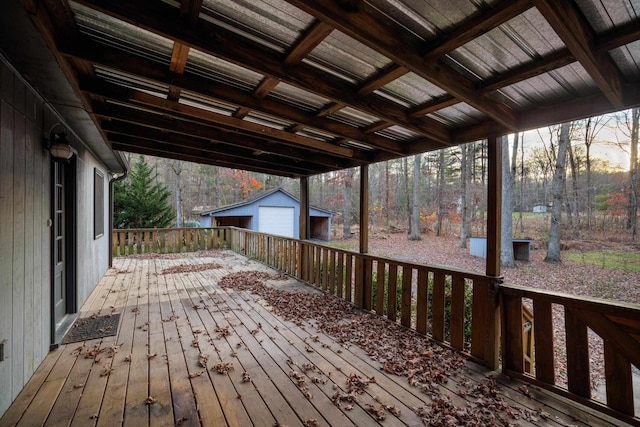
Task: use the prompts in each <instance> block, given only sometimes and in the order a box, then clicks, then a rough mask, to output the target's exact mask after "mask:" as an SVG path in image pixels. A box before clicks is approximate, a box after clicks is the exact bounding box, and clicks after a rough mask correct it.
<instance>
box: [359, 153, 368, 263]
mask: <svg viewBox="0 0 640 427" xmlns="http://www.w3.org/2000/svg"><path fill="white" fill-rule="evenodd" d="M359 250H360V253H361V254H366V253H369V167H368V166H367V165H363V166H360V241H359Z"/></svg>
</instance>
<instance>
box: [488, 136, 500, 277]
mask: <svg viewBox="0 0 640 427" xmlns="http://www.w3.org/2000/svg"><path fill="white" fill-rule="evenodd" d="M488 155H489V161H488V164H489V183H488V190H487V191H488V194H487V264H486V274H487V276H489V277H496V278H497V277H500V236H501V233H500V230H501V226H502V208H501V207H502V149H501V138H499V137H491V138H489V144H488Z"/></svg>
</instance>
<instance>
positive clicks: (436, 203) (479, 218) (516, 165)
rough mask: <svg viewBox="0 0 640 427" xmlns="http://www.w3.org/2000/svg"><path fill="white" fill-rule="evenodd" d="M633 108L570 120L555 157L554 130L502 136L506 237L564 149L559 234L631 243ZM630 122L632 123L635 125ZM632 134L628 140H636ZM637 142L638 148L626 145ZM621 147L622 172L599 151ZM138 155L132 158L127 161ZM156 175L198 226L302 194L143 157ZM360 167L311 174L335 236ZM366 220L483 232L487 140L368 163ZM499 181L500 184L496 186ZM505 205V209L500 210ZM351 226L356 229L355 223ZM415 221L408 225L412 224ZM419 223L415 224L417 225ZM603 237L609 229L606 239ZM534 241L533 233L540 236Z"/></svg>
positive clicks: (267, 178)
mask: <svg viewBox="0 0 640 427" xmlns="http://www.w3.org/2000/svg"><path fill="white" fill-rule="evenodd" d="M638 114H639V113H638V109H635V110H629V111H625V112H620V113H618V114H615V115H608V116H600V117H595V118H590V119H586V120H581V121H577V122H573V123H571V125H570V127H569V141H568V144H566V147H564V149H565V150H566V153H562V151H563V150H562V149H563V144H562V143H561V139H560V126H554V127H550V128H545V129H539V130H537V131H535V133H531V132H529V133H528V134H527V135H526V138H525V135H523V134H515V135H510V136H509V137H508V138H503V141H504V142H503V144H504V145H505V146H506V147H507V149H506V150H503V153H505V154H504V155H503V158H506V159H507V161H506V162H505V161H503V175H506V176H507V177H508V178H509V179H510V180H511V181H510V182H507V183H508V185H507V187H509V190H510V192H511V196H510V199H511V209H512V212H513V236H514V237H524V236H527V237H531V233H533V232H534V231H535V230H532V229H531V228H530V227H529V228H527V227H526V226H525V225H526V224H527V220H528V219H529V218H539V215H532V212H533V210H534V207H535V209H536V210H545V209H547V210H548V211H550V210H551V206H552V202H553V191H552V190H553V188H552V187H553V185H552V183H553V179H554V174H555V173H556V169H558V162H557V159H558V154H559V152H560V153H562V154H563V158H565V161H564V164H563V166H564V168H563V170H562V176H561V177H560V178H562V183H561V193H562V194H561V210H562V214H563V217H562V223H563V236H565V235H567V236H570V238H572V239H579V238H593V235H594V234H595V233H600V234H601V233H602V232H605V234H607V235H608V238H613V237H614V236H615V238H617V239H621V240H625V241H630V240H634V238H635V234H636V230H635V227H636V221H637V220H636V218H637V200H636V199H637V197H636V196H637V184H638V176H637V163H638V161H637V139H638V137H637V132H638V130H637V127H638V125H637V121H638ZM634 120H635V128H634ZM634 132H635V136H634ZM632 141H635V144H632ZM603 150H619V151H620V152H622V153H624V155H625V156H628V157H629V158H630V159H631V161H630V165H631V167H629V168H628V169H625V168H623V167H621V166H620V165H612V164H611V163H610V162H609V161H608V160H605V159H604V158H602V156H599V155H598V153H599V152H600V153H601V152H602V151H603ZM137 159H138V156H137V155H129V161H130V163H131V164H133V163H135V161H136V160H137ZM145 159H146V161H147V162H148V164H149V165H150V166H151V167H152V168H155V170H156V171H157V173H158V175H157V178H156V179H157V180H158V182H159V183H161V184H163V185H164V186H166V187H167V188H168V189H169V191H170V192H171V196H170V198H169V200H170V203H171V204H172V206H173V207H174V209H175V213H176V223H175V225H176V226H197V225H198V222H199V212H201V211H203V210H207V209H213V208H216V207H220V206H225V205H229V204H233V203H236V202H239V201H242V200H246V199H249V198H252V197H255V196H257V195H258V194H260V193H261V192H262V191H266V190H271V189H274V188H278V187H281V188H283V189H285V190H286V191H288V192H290V193H292V194H293V195H295V196H298V195H299V181H298V180H296V179H288V178H283V177H278V176H273V175H266V174H260V173H253V172H247V171H243V170H239V169H227V168H222V167H215V166H209V165H203V164H195V163H188V162H182V161H177V160H171V159H162V158H152V157H146V158H145ZM359 179H360V177H359V170H358V169H357V168H355V169H347V170H342V171H337V172H332V173H326V174H322V175H317V176H313V177H311V178H310V180H309V183H310V202H311V204H312V205H316V206H320V207H322V208H324V209H329V210H331V211H333V212H335V213H336V216H335V217H334V221H333V226H334V230H333V233H334V236H333V238H341V237H344V236H347V237H348V236H350V235H351V233H352V232H354V231H357V228H356V227H357V224H358V212H359V205H358V204H359V197H358V189H359ZM369 185H370V187H369V218H370V224H369V226H370V229H371V230H372V232H373V233H376V232H380V233H392V232H407V233H408V232H410V231H411V235H412V236H414V237H415V236H416V233H417V237H418V238H419V235H420V233H433V234H436V235H452V234H453V235H461V234H462V235H463V236H466V237H470V236H472V235H475V236H477V235H484V232H485V230H484V227H485V219H484V212H485V210H486V196H487V186H486V185H487V142H486V141H478V142H475V143H469V144H465V145H461V146H456V147H451V148H447V149H443V150H439V151H433V152H428V153H424V154H422V155H416V156H411V157H405V158H402V159H397V160H390V161H386V162H381V163H377V164H373V165H371V166H370V167H369ZM503 186H504V182H503ZM503 209H504V208H503ZM353 224H355V225H353ZM412 224H413V225H414V229H413V230H412ZM416 224H417V225H419V227H415V225H416ZM609 234H610V235H609ZM538 237H540V236H538Z"/></svg>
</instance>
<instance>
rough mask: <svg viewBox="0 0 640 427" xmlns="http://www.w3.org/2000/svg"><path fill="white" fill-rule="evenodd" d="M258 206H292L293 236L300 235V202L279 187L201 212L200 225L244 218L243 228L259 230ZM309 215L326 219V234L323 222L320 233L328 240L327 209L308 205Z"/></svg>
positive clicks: (207, 225) (329, 217) (328, 213)
mask: <svg viewBox="0 0 640 427" xmlns="http://www.w3.org/2000/svg"><path fill="white" fill-rule="evenodd" d="M260 207H293V208H294V212H293V237H294V238H296V239H298V238H299V237H300V202H299V201H298V199H296V198H295V197H293V196H291V195H290V194H289V193H287V192H285V191H284V190H281V189H277V190H274V191H271V192H270V193H267V194H266V195H265V196H263V197H258V198H256V199H254V200H250V201H247V202H241V203H237V204H235V205H231V206H228V207H223V208H219V209H214V210H212V211H208V212H203V213H202V214H201V215H200V226H201V227H212V226H216V225H229V224H225V218H244V219H245V221H244V222H245V225H243V226H244V227H245V228H248V229H250V230H254V231H258V230H260V215H259V211H260ZM309 215H310V216H311V217H316V218H325V219H326V235H325V233H324V231H325V230H324V228H325V227H324V224H323V226H322V228H323V230H322V232H323V233H322V235H323V238H326V240H328V239H329V237H330V235H331V234H330V230H331V217H332V214H331V213H330V212H328V211H324V210H321V209H317V208H314V207H310V208H309ZM248 218H250V220H247V219H248ZM215 219H217V220H218V224H216V222H215ZM241 222H242V221H241ZM316 229H317V227H316Z"/></svg>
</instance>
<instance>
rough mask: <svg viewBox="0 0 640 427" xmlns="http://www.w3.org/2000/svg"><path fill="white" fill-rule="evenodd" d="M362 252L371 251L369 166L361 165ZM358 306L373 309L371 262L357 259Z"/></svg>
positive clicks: (356, 296)
mask: <svg viewBox="0 0 640 427" xmlns="http://www.w3.org/2000/svg"><path fill="white" fill-rule="evenodd" d="M359 243H360V253H361V254H366V253H368V252H369V167H368V166H367V165H363V166H360V242H359ZM356 262H357V265H356V289H355V301H354V303H355V304H356V306H358V307H360V308H364V309H365V310H371V293H372V289H371V262H365V260H364V258H363V257H358V258H357V259H356Z"/></svg>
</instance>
